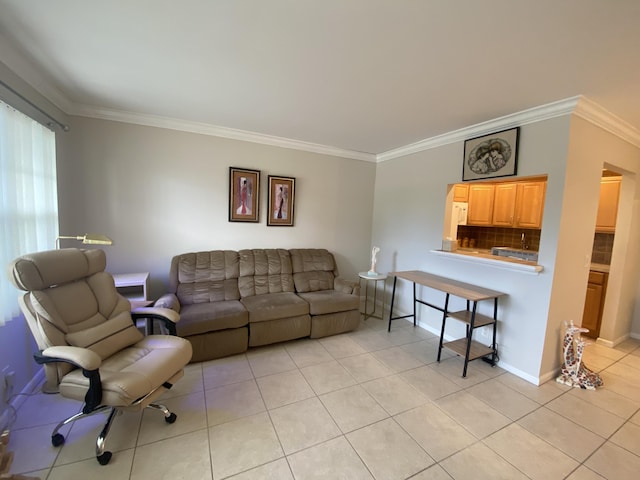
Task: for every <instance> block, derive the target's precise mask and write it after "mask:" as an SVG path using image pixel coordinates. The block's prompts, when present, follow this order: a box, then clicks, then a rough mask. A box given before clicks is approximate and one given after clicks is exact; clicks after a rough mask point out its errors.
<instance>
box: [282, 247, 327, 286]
mask: <svg viewBox="0 0 640 480" xmlns="http://www.w3.org/2000/svg"><path fill="white" fill-rule="evenodd" d="M289 252H290V254H291V268H292V269H293V281H294V284H295V287H296V292H317V291H320V290H333V281H334V278H335V261H334V258H333V255H332V254H331V253H329V251H328V250H325V249H323V248H294V249H291V250H290V251H289Z"/></svg>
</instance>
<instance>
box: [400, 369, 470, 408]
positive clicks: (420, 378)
mask: <svg viewBox="0 0 640 480" xmlns="http://www.w3.org/2000/svg"><path fill="white" fill-rule="evenodd" d="M400 376H401V377H402V379H403V380H405V381H406V382H407V383H409V384H411V385H412V386H413V387H415V388H417V389H418V390H419V391H420V392H422V393H423V394H424V395H426V396H427V398H429V399H431V400H435V399H437V398H441V397H444V396H445V395H449V394H451V393H454V392H458V391H460V390H462V388H463V387H461V386H460V385H458V384H457V383H453V382H452V381H451V380H449V379H448V378H447V377H445V376H444V375H440V374H439V373H438V372H436V371H435V370H433V369H432V368H429V367H428V366H424V367H419V368H414V369H413V370H407V371H406V372H402V373H401V374H400Z"/></svg>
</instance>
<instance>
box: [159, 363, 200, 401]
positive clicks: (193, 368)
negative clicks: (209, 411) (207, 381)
mask: <svg viewBox="0 0 640 480" xmlns="http://www.w3.org/2000/svg"><path fill="white" fill-rule="evenodd" d="M203 390H204V382H203V376H202V364H201V363H192V364H191V365H187V366H186V367H185V369H184V376H183V377H182V378H181V379H180V380H178V381H177V382H176V383H175V385H173V387H171V388H170V389H169V390H167V391H166V392H164V393H163V394H162V396H161V397H160V400H159V403H162V402H163V401H164V400H165V399H167V398H173V397H179V396H181V395H189V394H190V393H195V392H201V391H203Z"/></svg>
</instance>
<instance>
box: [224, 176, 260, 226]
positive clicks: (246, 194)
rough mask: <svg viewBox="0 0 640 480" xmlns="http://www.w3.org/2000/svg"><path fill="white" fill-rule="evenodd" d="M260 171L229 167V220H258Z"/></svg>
mask: <svg viewBox="0 0 640 480" xmlns="http://www.w3.org/2000/svg"><path fill="white" fill-rule="evenodd" d="M259 202H260V171H259V170H249V169H246V168H237V167H229V221H230V222H258V221H259V220H260V216H259Z"/></svg>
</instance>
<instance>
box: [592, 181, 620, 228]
mask: <svg viewBox="0 0 640 480" xmlns="http://www.w3.org/2000/svg"><path fill="white" fill-rule="evenodd" d="M620 179H621V177H605V178H603V179H602V181H601V182H600V202H599V203H598V216H597V217H596V231H597V232H615V231H616V217H617V216H618V198H619V197H620Z"/></svg>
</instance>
